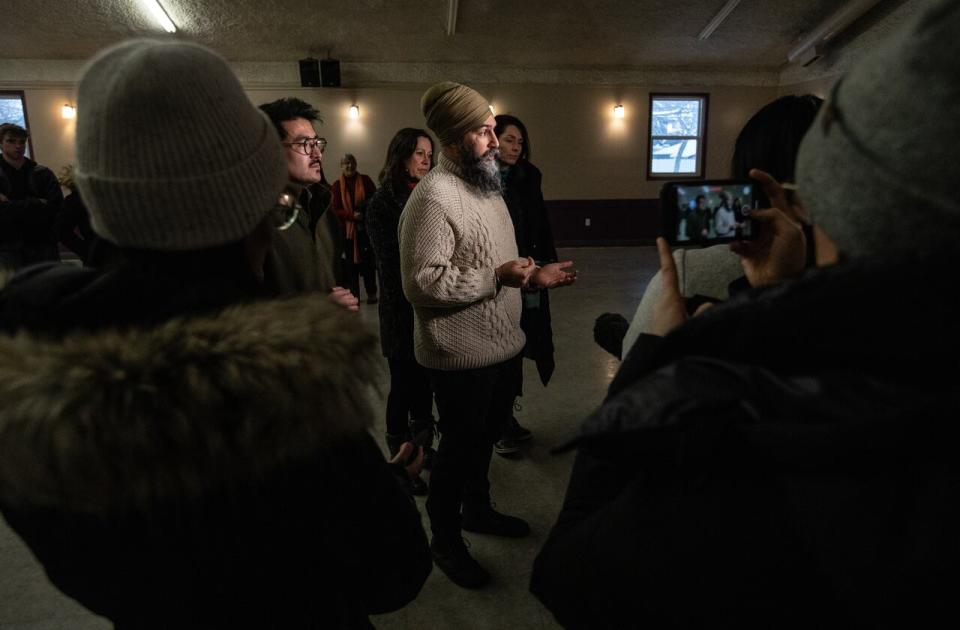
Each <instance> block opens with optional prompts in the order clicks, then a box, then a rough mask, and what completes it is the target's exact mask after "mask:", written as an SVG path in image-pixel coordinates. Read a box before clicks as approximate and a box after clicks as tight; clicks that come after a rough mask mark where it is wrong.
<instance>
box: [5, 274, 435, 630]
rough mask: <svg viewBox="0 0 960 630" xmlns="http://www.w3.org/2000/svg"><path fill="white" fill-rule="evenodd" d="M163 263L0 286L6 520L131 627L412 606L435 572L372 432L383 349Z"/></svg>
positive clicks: (334, 316) (334, 618)
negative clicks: (174, 272)
mask: <svg viewBox="0 0 960 630" xmlns="http://www.w3.org/2000/svg"><path fill="white" fill-rule="evenodd" d="M146 268H147V267H146V266H144V265H140V266H139V267H138V269H137V270H136V271H134V270H131V269H130V268H129V266H126V267H125V269H126V272H125V273H126V274H127V275H126V276H118V275H117V274H119V273H121V272H120V271H119V270H113V271H110V272H108V273H100V272H97V271H94V270H89V269H75V268H72V267H70V266H67V265H61V266H59V267H57V268H54V269H47V270H44V271H42V272H35V273H34V274H32V275H30V276H28V277H26V278H22V277H17V278H15V279H14V280H13V281H12V282H11V284H10V285H9V286H8V288H7V289H6V290H4V291H3V292H2V293H0V322H2V327H3V328H4V329H5V330H7V331H20V332H19V334H16V335H12V334H9V333H8V334H3V335H0V508H2V510H3V515H4V518H6V520H7V522H8V523H9V524H10V525H11V527H13V529H14V530H16V531H17V533H18V534H19V535H20V536H22V537H23V539H24V540H25V541H26V543H27V544H28V545H29V546H30V548H31V549H32V550H33V552H34V553H35V554H36V556H37V558H38V559H39V560H40V562H41V563H43V565H44V568H45V569H46V571H47V574H48V576H49V577H50V579H51V581H52V582H53V583H54V584H55V585H56V586H57V587H58V588H59V589H60V590H62V591H63V592H64V593H66V594H67V595H68V596H70V597H72V598H74V599H76V600H77V601H79V602H80V603H82V604H83V605H84V606H86V607H87V608H89V609H90V610H92V611H94V612H95V613H97V614H100V615H103V616H106V617H108V618H110V619H111V620H113V621H114V622H115V623H116V624H117V626H118V627H120V628H174V627H176V628H258V629H259V628H363V627H369V622H368V621H367V615H369V614H373V613H383V612H387V611H391V610H395V609H398V608H400V607H402V606H404V605H405V604H406V603H408V602H409V601H411V600H412V599H413V598H414V597H415V596H416V594H417V593H418V591H419V590H420V588H421V586H422V584H423V582H424V580H425V579H426V577H427V575H428V574H429V572H430V569H431V559H430V554H429V550H428V548H427V542H426V537H425V535H424V532H423V529H422V527H421V525H420V517H419V515H418V513H417V509H416V506H415V505H414V504H413V502H412V501H411V499H410V498H409V496H408V495H407V494H406V492H405V491H404V489H403V488H402V487H401V483H400V480H401V477H400V476H399V475H398V473H399V474H403V473H402V471H399V470H394V467H393V466H389V465H388V464H386V463H385V462H384V459H383V456H382V455H381V454H380V451H379V449H378V448H377V446H376V445H375V444H374V442H373V441H372V439H371V438H370V436H369V434H368V428H369V427H370V425H371V423H372V419H373V414H372V410H371V409H370V407H369V403H368V397H369V394H368V391H369V387H368V385H370V384H372V382H374V380H375V374H376V369H375V368H376V365H375V353H374V343H375V341H374V336H373V334H371V333H370V332H368V331H367V330H365V329H363V327H361V326H359V324H358V322H356V321H354V320H355V317H352V316H351V315H350V314H349V313H347V312H345V311H343V310H342V309H339V308H337V307H336V306H334V305H332V304H329V303H328V300H326V299H324V298H323V297H322V296H318V295H314V296H302V297H300V298H297V299H292V300H286V301H276V302H249V301H248V302H247V303H244V304H238V305H235V306H228V307H226V308H224V305H225V304H229V303H231V302H237V301H238V300H239V299H240V298H241V296H243V295H244V294H245V293H246V291H245V290H244V287H243V286H242V285H243V282H242V281H241V282H234V283H231V282H229V275H224V276H223V277H222V278H221V281H220V282H217V278H214V277H210V278H202V279H199V280H197V281H196V282H195V283H193V285H192V286H189V285H188V286H184V285H183V284H182V283H180V284H179V285H178V283H176V282H172V281H171V280H170V278H168V277H167V275H166V273H167V267H161V268H154V269H153V273H149V272H146V273H145V271H144V270H145V269H146ZM45 274H54V277H46V276H45ZM149 275H153V276H154V277H153V278H149V277H148V276H149ZM133 276H136V277H137V279H138V280H139V282H132V280H133V279H134V278H133ZM180 280H183V276H181V278H180ZM136 285H146V286H149V287H150V288H151V290H152V291H153V293H152V294H151V293H150V292H149V291H148V290H147V289H143V290H142V291H141V292H140V293H137V292H135V291H130V293H129V294H128V295H116V292H117V291H123V290H124V289H129V288H130V287H133V286H136ZM178 286H179V287H180V289H179V290H178V289H177V287H178ZM218 287H219V288H218ZM157 292H161V293H160V294H159V295H158V294H157ZM163 292H166V293H165V294H164V293H163ZM211 294H214V295H215V296H216V297H210V296H211ZM151 295H153V297H151ZM138 298H141V299H145V300H147V301H148V302H149V303H148V304H147V305H146V306H144V307H143V308H140V309H138V308H136V307H129V308H124V307H123V306H122V304H123V303H124V302H125V301H129V300H136V299H138ZM91 300H94V301H99V302H100V304H101V308H102V310H101V311H100V321H99V322H96V321H92V316H93V313H94V311H95V309H94V308H93V307H92V306H90V304H89V302H90V301H91ZM217 301H219V302H221V304H220V306H219V308H218V307H216V305H215V302H217ZM167 303H173V304H177V305H178V306H179V308H180V310H181V312H188V313H191V315H190V316H186V317H183V318H173V319H169V318H164V317H163V316H162V315H157V316H152V315H151V313H152V312H153V311H163V310H164V309H163V305H164V304H167ZM191 305H192V306H191ZM48 307H49V308H48ZM114 307H115V308H114ZM152 307H155V308H152ZM74 311H75V312H77V313H78V315H79V317H80V319H81V321H82V322H83V323H82V325H80V326H79V328H80V329H81V331H80V332H77V333H70V332H68V330H69V320H68V319H67V317H68V316H69V315H70V313H71V312H74ZM40 312H46V313H50V314H49V315H47V316H46V317H45V318H41V321H40V322H39V323H38V324H37V327H36V329H32V328H31V325H32V324H31V322H33V320H34V318H33V317H31V313H40ZM151 319H156V320H159V321H149V320H151ZM347 319H350V320H351V321H350V322H347V321H346V320H347ZM343 383H349V384H350V386H349V387H343V386H342V384H343Z"/></svg>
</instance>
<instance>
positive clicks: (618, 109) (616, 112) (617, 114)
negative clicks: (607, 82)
mask: <svg viewBox="0 0 960 630" xmlns="http://www.w3.org/2000/svg"><path fill="white" fill-rule="evenodd" d="M624 115H625V114H624V111H623V105H617V106H615V107H614V108H613V117H614V118H623V117H624Z"/></svg>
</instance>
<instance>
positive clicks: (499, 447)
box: [493, 438, 520, 457]
mask: <svg viewBox="0 0 960 630" xmlns="http://www.w3.org/2000/svg"><path fill="white" fill-rule="evenodd" d="M519 451H520V445H519V444H518V443H516V442H514V441H513V440H508V439H506V438H504V439H502V440H497V441H496V442H494V443H493V452H495V453H496V454H497V455H503V456H504V457H506V456H508V455H513V454H514V453H518V452H519Z"/></svg>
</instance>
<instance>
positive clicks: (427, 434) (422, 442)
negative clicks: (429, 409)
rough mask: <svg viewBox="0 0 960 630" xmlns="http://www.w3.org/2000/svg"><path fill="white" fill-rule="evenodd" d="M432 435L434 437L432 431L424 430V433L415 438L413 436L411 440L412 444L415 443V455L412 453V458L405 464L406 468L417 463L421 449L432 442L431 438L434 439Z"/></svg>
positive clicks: (421, 432)
mask: <svg viewBox="0 0 960 630" xmlns="http://www.w3.org/2000/svg"><path fill="white" fill-rule="evenodd" d="M432 435H433V430H432V429H424V430H423V431H420V432H419V433H417V434H416V435H415V436H413V439H411V440H410V442H411V443H413V453H411V454H410V457H408V458H407V461H406V463H404V466H409V465H410V464H412V463H413V462H415V461H417V455H419V454H420V447H421V446H426V445H427V444H428V443H429V442H430V438H431V437H432Z"/></svg>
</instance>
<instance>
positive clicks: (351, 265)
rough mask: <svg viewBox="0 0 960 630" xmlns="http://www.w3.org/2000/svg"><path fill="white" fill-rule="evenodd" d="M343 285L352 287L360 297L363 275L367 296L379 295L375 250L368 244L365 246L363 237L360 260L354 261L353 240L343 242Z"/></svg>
mask: <svg viewBox="0 0 960 630" xmlns="http://www.w3.org/2000/svg"><path fill="white" fill-rule="evenodd" d="M343 245H344V248H343V249H344V259H343V287H344V288H345V289H350V293H353V294H354V295H355V296H357V297H358V298H359V297H360V276H363V288H364V289H366V290H367V297H368V298H371V297H374V296H376V295H377V260H376V258H375V257H374V255H373V250H372V249H371V248H370V247H369V246H367V247H366V249H364V247H363V239H361V243H360V262H359V263H355V262H353V241H352V240H348V241H344V242H343Z"/></svg>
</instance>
